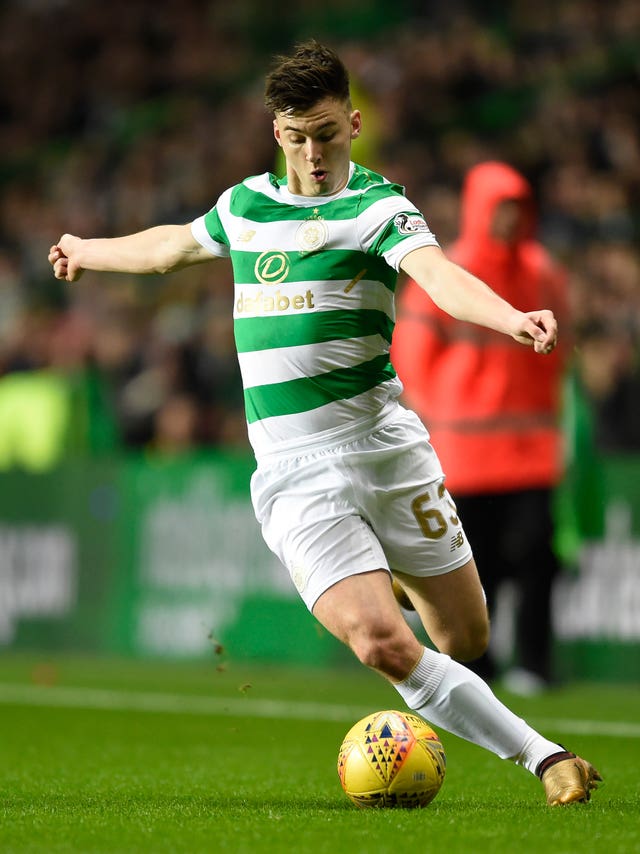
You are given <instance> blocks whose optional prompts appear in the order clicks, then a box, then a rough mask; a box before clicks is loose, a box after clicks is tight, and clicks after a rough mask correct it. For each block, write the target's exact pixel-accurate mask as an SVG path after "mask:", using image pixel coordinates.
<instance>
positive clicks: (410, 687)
mask: <svg viewBox="0 0 640 854" xmlns="http://www.w3.org/2000/svg"><path fill="white" fill-rule="evenodd" d="M395 688H396V690H397V691H398V693H399V694H400V696H401V697H402V698H403V700H404V701H405V703H406V704H407V706H409V708H410V709H413V710H414V711H415V712H417V714H419V715H420V716H421V717H423V718H425V719H426V720H427V721H429V723H431V724H433V726H434V727H436V728H438V727H439V728H441V729H444V730H447V731H448V732H451V733H453V734H454V735H458V736H460V737H461V738H464V739H466V740H467V741H470V742H472V743H473V744H478V745H480V747H484V748H486V749H487V750H490V751H491V752H492V753H495V754H496V755H497V756H499V757H500V758H501V759H511V760H513V761H514V762H516V763H517V764H518V765H522V766H524V767H525V768H526V769H527V770H528V771H531V773H532V774H535V771H536V768H537V767H538V765H539V764H540V762H541V761H542V760H543V759H545V758H546V757H548V756H550V755H552V754H554V753H557V752H558V751H559V750H562V748H561V747H560V745H558V744H556V743H555V742H552V741H549V740H548V739H546V738H544V737H543V736H541V735H540V734H539V733H537V732H536V731H535V730H534V729H532V728H531V727H530V726H529V724H527V723H526V721H524V720H523V719H522V718H519V717H518V716H517V715H515V714H514V713H513V712H512V711H510V710H509V709H508V708H507V707H506V706H505V705H504V704H503V703H501V702H500V700H498V698H497V697H496V696H495V694H494V693H493V691H492V690H491V689H490V688H489V686H488V685H487V684H486V682H483V681H482V679H480V677H479V676H477V675H476V674H475V673H473V671H471V670H469V669H468V668H467V667H464V666H463V665H462V664H459V663H458V662H457V661H453V660H452V659H451V658H449V656H448V655H443V654H442V653H440V652H434V651H433V650H431V649H427V648H426V647H425V649H424V652H423V655H422V658H421V659H420V661H419V662H418V664H417V665H416V666H415V668H414V669H413V670H412V672H411V673H410V674H409V676H408V677H407V678H406V679H405V680H404V681H403V682H398V683H396V684H395Z"/></svg>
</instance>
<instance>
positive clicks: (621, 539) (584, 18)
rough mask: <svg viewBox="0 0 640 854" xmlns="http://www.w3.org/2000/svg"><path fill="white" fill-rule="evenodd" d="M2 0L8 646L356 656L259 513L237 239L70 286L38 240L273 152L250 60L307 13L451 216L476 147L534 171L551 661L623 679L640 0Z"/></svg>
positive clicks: (635, 628)
mask: <svg viewBox="0 0 640 854" xmlns="http://www.w3.org/2000/svg"><path fill="white" fill-rule="evenodd" d="M0 24H1V26H0V79H1V80H2V81H3V85H2V87H1V89H0V185H1V193H0V545H1V548H0V648H3V649H5V650H10V649H39V648H40V649H48V650H53V649H64V650H81V651H85V652H86V651H89V652H91V651H94V652H96V653H98V652H103V653H105V652H106V653H118V654H120V653H123V654H130V655H136V656H170V657H177V658H198V657H206V656H211V655H220V654H221V653H222V651H223V648H224V651H225V654H227V655H229V656H233V657H236V658H247V659H259V660H265V659H266V660H293V661H296V662H301V663H308V662H312V661H315V662H319V663H334V662H340V663H344V662H346V661H347V660H348V658H347V657H346V653H345V652H344V651H343V650H341V649H339V648H338V647H337V645H336V644H334V643H333V642H332V641H331V640H330V639H329V638H327V637H326V636H325V635H322V634H319V633H318V632H317V630H316V627H315V624H314V623H313V621H312V620H311V618H310V617H309V616H308V615H307V613H306V611H305V610H304V608H303V606H302V605H301V604H300V603H299V602H298V600H297V598H296V596H295V593H294V591H293V589H292V588H290V585H289V581H288V578H287V577H286V576H285V574H284V571H283V570H281V569H280V568H279V566H278V565H277V564H276V563H275V561H274V559H273V558H272V557H271V556H270V555H269V554H268V553H267V552H266V550H265V548H264V546H263V545H262V543H261V542H260V540H259V533H258V530H257V526H256V524H255V522H254V520H253V517H252V513H251V508H250V506H249V502H248V496H247V481H248V476H249V473H250V471H251V458H250V454H249V451H248V447H247V443H246V434H245V429H244V421H243V413H242V393H241V387H240V382H239V378H238V371H237V363H236V358H235V354H234V351H233V336H232V327H231V312H230V309H231V300H230V296H229V294H230V288H231V278H230V271H229V269H228V267H227V266H226V265H206V266H205V267H200V268H195V269H194V270H190V271H188V272H183V273H180V274H176V275H174V276H172V277H168V278H166V279H158V278H155V277H149V278H144V279H141V278H137V279H136V278H132V277H126V276H106V275H101V276H95V275H91V274H86V275H85V277H84V278H83V280H82V283H81V285H79V286H71V287H69V286H67V285H65V284H61V283H59V282H56V280H55V279H53V277H52V275H51V271H50V268H49V266H48V264H47V260H46V256H47V251H48V247H49V246H50V245H51V243H53V242H55V240H56V239H57V238H58V237H59V235H60V234H61V233H63V232H65V231H70V232H72V233H77V234H80V235H82V236H91V235H118V234H123V233H128V232H131V231H134V230H139V229H142V228H145V227H147V226H148V225H151V224H156V223H160V222H186V221H188V220H190V219H192V218H193V217H194V216H196V215H199V214H200V213H202V212H203V211H205V210H207V209H208V208H209V207H211V205H212V204H213V203H214V202H215V200H216V198H217V196H218V194H219V192H220V191H222V190H223V189H225V188H226V187H227V186H229V185H230V184H232V183H234V182H235V181H237V180H239V179H241V178H242V177H244V176H245V175H247V174H252V173H256V172H261V171H264V170H268V169H269V170H270V169H274V166H275V156H276V153H275V147H274V144H273V140H272V137H271V132H270V120H269V117H268V116H267V115H266V113H265V112H264V110H263V107H262V80H263V75H264V71H265V67H266V64H267V62H268V59H269V56H270V55H271V54H272V53H273V52H274V51H278V50H287V49H288V48H289V47H290V45H291V44H292V42H293V41H295V40H296V39H298V38H305V37H308V36H310V35H314V36H316V37H319V38H322V39H326V40H327V41H329V42H330V43H331V44H332V45H333V46H335V47H336V48H337V49H338V50H339V51H340V53H341V54H342V55H343V57H344V58H345V60H346V62H347V64H348V65H349V67H350V69H351V71H352V77H353V84H354V100H355V101H356V103H357V105H358V106H360V107H361V109H362V111H363V116H364V121H365V126H366V128H367V133H366V134H365V135H364V140H363V142H362V143H361V145H362V147H360V148H359V149H358V150H357V151H356V152H355V153H354V154H355V157H356V159H358V158H361V159H363V160H365V161H366V162H367V164H368V165H370V166H372V167H374V168H377V169H379V170H380V171H382V172H384V173H385V174H386V175H387V176H388V177H389V178H391V179H394V180H396V181H399V182H400V183H403V184H404V185H405V186H406V188H407V193H408V195H409V196H410V197H411V198H412V199H413V200H415V201H416V202H417V203H418V204H419V205H420V206H421V207H422V209H423V210H424V212H425V214H426V215H427V218H428V220H429V222H430V225H431V227H432V228H433V230H434V231H435V232H436V234H437V235H438V237H439V238H440V239H441V241H442V242H445V243H446V242H447V241H449V240H450V239H451V238H453V237H454V236H455V233H456V221H457V204H458V201H457V200H458V194H459V190H460V184H461V179H462V176H463V174H464V172H465V170H466V169H467V168H468V167H469V166H470V165H472V164H473V163H475V162H477V161H478V160H480V159H484V158H487V157H490V158H501V159H506V160H508V161H509V162H511V163H512V164H513V165H514V166H516V167H517V168H519V169H521V170H522V171H523V172H524V173H525V174H526V175H527V176H528V177H529V178H530V179H531V181H532V183H533V185H534V187H535V189H536V193H537V198H538V203H539V210H540V236H541V237H542V238H543V239H544V241H545V242H546V244H547V245H548V246H549V248H550V249H551V250H552V251H553V252H554V253H555V254H556V255H557V256H558V257H559V258H560V259H561V260H562V261H563V262H564V263H565V264H566V265H567V267H568V268H569V270H570V277H571V304H572V329H571V330H570V334H571V335H572V336H573V337H574V340H575V355H574V360H573V363H572V366H571V371H570V373H569V375H568V376H567V405H566V435H567V446H568V459H569V468H568V474H567V478H566V480H565V483H564V484H563V487H562V489H561V490H560V491H559V493H558V502H557V512H558V516H559V520H560V523H561V525H560V535H559V538H558V549H559V551H560V553H561V555H562V557H563V561H564V564H565V572H564V573H563V577H562V579H561V580H560V582H559V584H558V585H557V590H556V603H555V610H556V617H557V619H556V633H557V637H556V640H557V644H556V658H557V661H556V667H557V670H558V675H561V676H563V677H568V678H577V677H590V678H591V677H593V678H600V679H609V678H611V679H629V680H635V681H637V680H638V677H639V676H640V593H639V592H638V591H639V590H640V586H639V585H638V581H639V580H640V542H639V537H640V368H639V363H640V252H639V251H638V236H639V231H640V218H639V207H640V99H639V98H638V74H639V70H640V69H639V64H640V60H639V57H640V8H639V7H638V4H637V3H636V2H633V0H613V2H607V3H603V2H597V0H563V2H549V0H542V2H538V3H536V4H535V7H534V8H533V9H532V8H530V5H529V3H528V2H526V0H522V2H511V3H507V4H502V3H496V2H490V0H487V2H473V3H471V2H456V0H453V1H452V2H449V3H447V4H440V3H436V2H421V3H418V2H409V0H397V2H395V3H393V4H388V3H385V2H382V0H370V2H358V0H340V2H336V0H325V2H323V3H322V4H321V7H319V8H317V9H313V10H310V9H307V8H305V9H302V8H294V9H291V10H287V13H286V15H284V14H283V12H282V8H281V5H280V4H279V3H275V2H260V3H258V2H253V0H236V2H234V3H233V4H227V3H222V2H212V0H209V2H205V0H179V2H178V0H166V2H163V3H153V4H152V3H147V2H141V0H112V2H111V3H110V4H109V6H108V11H106V10H105V7H104V5H103V4H98V3H97V2H93V0H84V1H83V0H67V2H65V0H55V2H54V0H28V2H26V0H15V2H10V0H6V2H5V3H3V4H2V6H1V8H0ZM284 624H286V626H287V632H286V633H285V632H283V631H282V626H283V625H284Z"/></svg>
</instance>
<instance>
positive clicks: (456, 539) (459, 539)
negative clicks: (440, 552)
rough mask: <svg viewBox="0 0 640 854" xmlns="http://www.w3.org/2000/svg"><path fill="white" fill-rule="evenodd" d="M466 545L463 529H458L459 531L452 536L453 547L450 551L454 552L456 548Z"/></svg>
mask: <svg viewBox="0 0 640 854" xmlns="http://www.w3.org/2000/svg"><path fill="white" fill-rule="evenodd" d="M463 545H464V534H463V533H462V531H458V533H457V534H456V535H455V536H453V537H451V547H450V548H449V551H451V552H454V551H455V550H456V549H459V548H461V547H462V546H463Z"/></svg>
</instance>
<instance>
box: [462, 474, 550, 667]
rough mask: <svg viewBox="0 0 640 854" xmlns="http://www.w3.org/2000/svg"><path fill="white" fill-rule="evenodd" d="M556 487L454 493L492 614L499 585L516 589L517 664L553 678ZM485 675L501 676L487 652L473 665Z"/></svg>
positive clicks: (515, 661)
mask: <svg viewBox="0 0 640 854" xmlns="http://www.w3.org/2000/svg"><path fill="white" fill-rule="evenodd" d="M552 494H553V493H552V491H551V490H550V489H529V490H524V491H521V492H505V493H496V494H494V493H487V494H483V495H468V496H460V495H458V496H456V495H454V500H455V502H456V506H457V508H458V512H459V515H460V519H461V521H462V525H463V527H464V529H465V531H466V534H467V537H468V539H469V542H470V543H471V548H472V549H473V554H474V557H475V560H476V564H477V567H478V572H479V573H480V579H481V581H482V585H483V587H484V590H485V593H486V596H487V605H488V608H489V617H490V618H491V617H492V615H493V614H494V611H495V605H496V594H497V592H498V588H499V586H500V584H501V583H502V582H503V581H505V580H507V579H509V580H511V581H512V582H513V583H514V584H515V587H516V591H517V603H518V604H517V610H516V614H515V650H514V664H515V665H517V666H519V667H524V668H526V669H527V670H530V671H532V672H533V673H536V674H537V675H538V676H541V677H542V678H543V679H545V680H550V679H551V677H552V673H551V642H552V636H551V635H552V626H551V592H552V586H553V580H554V578H555V577H556V575H557V573H558V569H559V566H558V561H557V558H556V556H555V553H554V550H553V517H552ZM469 666H470V667H471V669H472V670H474V671H475V672H476V673H478V674H479V675H480V676H482V677H483V678H484V679H487V680H491V679H493V678H494V677H495V676H497V675H498V673H497V667H496V663H495V662H494V661H493V659H492V656H491V655H490V654H489V653H487V654H485V655H484V656H482V658H480V659H478V660H477V661H475V662H471V663H470V664H469Z"/></svg>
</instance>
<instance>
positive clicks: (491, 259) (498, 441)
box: [391, 162, 567, 495]
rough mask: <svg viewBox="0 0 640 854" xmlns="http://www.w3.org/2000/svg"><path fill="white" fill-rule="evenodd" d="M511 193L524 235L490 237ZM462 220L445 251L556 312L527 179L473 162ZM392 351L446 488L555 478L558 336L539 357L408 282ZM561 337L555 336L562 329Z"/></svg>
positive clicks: (526, 301) (560, 301) (559, 298)
mask: <svg viewBox="0 0 640 854" xmlns="http://www.w3.org/2000/svg"><path fill="white" fill-rule="evenodd" d="M508 199H519V200H522V201H523V202H525V203H526V206H527V211H528V223H527V232H528V233H527V234H524V233H523V234H522V235H521V236H520V237H519V238H518V240H516V241H515V242H513V243H506V242H503V241H500V240H498V239H496V238H494V237H493V236H492V234H491V226H492V222H493V218H494V215H495V211H496V208H497V206H498V204H499V203H500V202H501V201H504V200H508ZM461 214H462V216H461V229H460V236H459V238H458V240H457V241H456V242H455V243H454V244H453V246H452V247H451V248H450V249H449V250H448V252H447V254H448V255H449V257H450V258H452V260H454V261H456V262H457V263H458V264H460V266H462V267H464V268H466V269H467V270H469V271H470V272H471V273H473V274H474V275H476V276H478V277H479V278H480V279H483V280H484V281H485V282H487V284H489V285H490V286H491V287H492V288H493V290H494V291H496V292H497V293H498V294H500V295H501V296H502V297H504V298H505V299H506V300H508V301H509V302H510V303H511V304H512V305H514V306H515V307H516V308H518V309H520V310H522V311H531V310H533V309H538V308H550V309H552V310H553V311H554V312H555V314H556V317H558V318H559V321H560V323H561V321H562V318H563V316H565V315H566V295H565V282H566V276H565V274H564V271H562V270H561V269H560V268H559V267H557V266H556V265H555V264H554V262H553V261H552V259H551V257H550V256H549V255H548V253H547V252H546V250H545V249H544V248H543V247H542V246H541V245H540V243H538V242H537V241H536V240H535V239H534V238H533V229H534V226H535V214H534V210H533V198H532V192H531V187H530V185H529V184H528V183H527V181H526V180H525V178H524V177H523V176H522V175H520V174H519V173H518V172H516V171H515V170H514V169H512V168H511V167H510V166H507V165H506V164H503V163H494V162H489V163H482V164H480V165H478V166H476V167H474V168H473V169H471V170H470V171H469V173H468V175H467V177H466V180H465V184H464V187H463V193H462V210H461ZM398 308H399V311H398V320H397V323H396V328H395V332H394V337H393V346H392V350H391V356H392V361H393V364H394V366H395V368H396V371H397V373H398V375H399V377H400V379H401V380H402V382H403V384H404V388H405V392H404V399H405V402H406V403H407V405H408V406H410V407H411V408H412V409H414V410H415V411H416V412H417V413H418V415H419V416H420V417H421V418H422V420H423V421H424V422H425V425H426V426H427V428H428V429H429V432H430V433H431V441H432V443H433V446H434V448H435V449H436V452H437V453H438V455H439V457H440V460H441V462H442V465H443V468H444V471H445V473H446V475H447V486H448V488H449V489H450V490H451V492H453V493H454V495H455V494H460V495H463V494H475V493H484V492H505V491H512V490H520V489H526V488H534V487H548V486H552V485H554V484H555V483H557V481H558V479H559V478H560V476H561V472H562V449H561V439H562V434H561V430H560V426H559V415H560V407H561V384H562V375H563V370H564V356H563V353H565V352H566V349H567V348H566V346H564V347H557V348H556V349H555V350H554V352H553V353H551V354H550V355H548V356H543V355H539V354H537V353H535V352H534V350H533V348H532V347H526V346H523V345H522V344H518V343H517V342H516V341H514V340H513V339H512V338H510V337H509V336H507V335H503V334H501V333H499V332H494V331H493V330H490V329H485V328H484V327H479V326H476V325H473V324H469V323H464V322H462V321H458V320H455V319H454V318H452V317H450V316H449V315H448V314H446V313H445V312H443V311H442V310H441V309H439V308H438V307H437V306H436V305H435V304H434V303H433V302H432V301H431V300H430V299H429V297H428V296H427V294H426V293H425V292H424V291H423V290H422V288H420V287H419V286H418V285H417V284H416V283H415V282H414V281H412V280H409V281H408V282H407V283H406V285H405V287H404V289H403V290H402V292H401V293H400V296H399V301H398ZM561 340H562V339H561Z"/></svg>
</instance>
